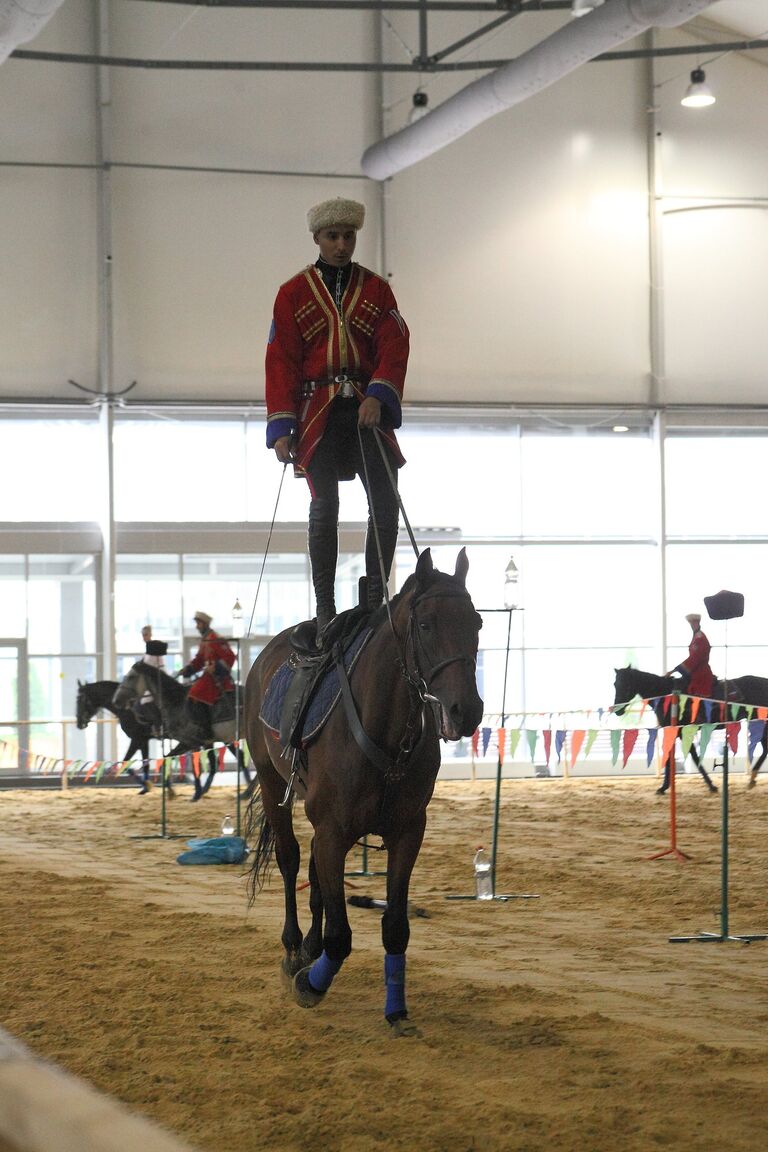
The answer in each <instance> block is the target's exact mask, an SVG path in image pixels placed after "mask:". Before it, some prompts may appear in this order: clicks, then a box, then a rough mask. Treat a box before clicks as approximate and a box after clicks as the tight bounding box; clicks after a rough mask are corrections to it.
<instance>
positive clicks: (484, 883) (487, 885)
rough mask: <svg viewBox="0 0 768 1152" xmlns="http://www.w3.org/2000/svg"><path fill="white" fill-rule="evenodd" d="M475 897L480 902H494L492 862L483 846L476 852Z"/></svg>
mask: <svg viewBox="0 0 768 1152" xmlns="http://www.w3.org/2000/svg"><path fill="white" fill-rule="evenodd" d="M474 865H475V895H476V896H477V899H478V900H493V881H492V878H491V861H490V858H489V856H488V854H487V852H486V851H485V849H484V848H483V846H482V844H481V845H480V846H479V847H478V849H477V852H475V859H474Z"/></svg>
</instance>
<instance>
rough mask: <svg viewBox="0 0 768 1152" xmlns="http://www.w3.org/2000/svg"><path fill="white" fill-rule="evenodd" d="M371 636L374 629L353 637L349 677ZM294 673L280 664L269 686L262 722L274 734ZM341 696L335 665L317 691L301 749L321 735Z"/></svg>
mask: <svg viewBox="0 0 768 1152" xmlns="http://www.w3.org/2000/svg"><path fill="white" fill-rule="evenodd" d="M372 635H373V629H372V628H367V629H363V631H362V632H360V633H359V634H358V635H357V636H356V637H355V638H354V640H353V641H352V643H351V644H350V646H349V648H347V650H346V652H345V653H344V667H345V668H346V670H347V673H348V674H349V673H350V672H351V671H352V669H353V668H354V666H355V664H356V662H357V658H358V656H359V655H360V653H361V652H362V650H363V648H364V647H365V645H366V643H367V642H368V640H370V638H371V636H372ZM294 671H295V670H294V669H293V668H291V666H290V664H289V663H288V662H287V661H286V662H285V663H284V664H281V665H280V667H279V668H278V669H277V671H276V672H275V674H274V676H273V677H272V679H271V680H270V682H269V684H268V685H267V690H266V692H265V693H264V700H263V701H262V705H261V712H260V714H259V719H260V720H261V722H262V724H265V725H266V726H267V728H270V729H271V730H272V731H273V732H275V733H279V731H280V717H281V716H282V712H283V704H284V703H285V696H286V693H287V691H288V687H289V685H290V683H291V681H292V680H293V676H294ZM340 695H341V685H340V684H339V672H338V669H337V667H336V665H335V664H332V665H331V667H330V669H329V670H328V672H326V674H325V676H324V677H323V679H322V680H321V681H320V684H319V685H318V686H317V688H316V689H315V694H314V696H313V697H312V703H311V704H310V706H309V711H308V712H307V715H306V716H305V718H304V724H303V727H302V730H301V744H302V747H304V748H305V747H306V746H307V744H309V743H310V741H312V740H314V738H315V737H316V736H317V735H318V734H319V733H320V731H321V729H322V727H323V725H324V724H325V722H326V720H327V719H328V717H329V716H330V714H331V712H333V709H334V708H335V707H336V704H337V702H338V699H339V696H340Z"/></svg>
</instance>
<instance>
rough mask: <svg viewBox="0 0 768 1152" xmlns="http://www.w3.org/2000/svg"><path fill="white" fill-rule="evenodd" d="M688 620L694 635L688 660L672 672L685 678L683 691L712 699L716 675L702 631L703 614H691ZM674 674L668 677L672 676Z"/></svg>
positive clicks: (689, 648) (708, 646)
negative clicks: (710, 662)
mask: <svg viewBox="0 0 768 1152" xmlns="http://www.w3.org/2000/svg"><path fill="white" fill-rule="evenodd" d="M686 620H687V621H688V623H689V624H690V626H691V631H692V633H693V635H692V637H691V643H690V644H689V646H688V658H687V660H684V661H683V663H682V664H678V665H677V667H676V668H673V669H672V672H679V673H680V675H681V676H682V678H683V689H684V691H685V692H687V693H688V694H689V695H691V696H703V697H704V698H705V699H711V698H712V692H713V690H714V686H715V674H714V672H713V671H712V669H711V668H710V666H709V653H710V644H709V640H707V638H706V636H705V635H704V633H703V632H702V630H701V614H700V613H699V612H689V614H688V615H687V616H686ZM672 672H668V673H667V675H668V676H671V675H672Z"/></svg>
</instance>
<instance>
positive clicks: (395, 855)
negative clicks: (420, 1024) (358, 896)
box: [381, 812, 427, 1036]
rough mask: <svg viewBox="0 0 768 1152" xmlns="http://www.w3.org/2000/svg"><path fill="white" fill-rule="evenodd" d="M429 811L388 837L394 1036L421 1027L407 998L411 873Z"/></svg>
mask: <svg viewBox="0 0 768 1152" xmlns="http://www.w3.org/2000/svg"><path fill="white" fill-rule="evenodd" d="M426 823H427V818H426V812H422V813H421V816H420V818H419V820H418V821H415V822H414V823H412V824H411V825H409V827H408V829H407V830H406V831H405V832H404V833H402V834H401V835H399V836H398V837H397V839H396V840H393V841H391V842H390V841H386V845H387V850H388V860H387V907H386V909H385V911H384V915H383V916H382V918H381V939H382V943H383V944H384V951H385V952H386V956H385V957H384V983H385V986H386V1000H385V1003H384V1015H385V1017H386V1019H387V1022H388V1024H389V1025H390V1027H391V1029H392V1035H394V1036H419V1035H420V1034H421V1033H420V1032H419V1029H418V1028H417V1027H416V1026H415V1024H413V1023H412V1021H410V1020H409V1019H408V1007H407V1005H406V999H405V953H406V951H407V949H408V941H409V940H410V937H411V926H410V924H409V923H408V889H409V887H410V883H411V873H412V872H413V866H414V864H415V863H416V858H417V856H418V855H419V850H420V848H421V842H422V840H423V839H424V829H425V827H426Z"/></svg>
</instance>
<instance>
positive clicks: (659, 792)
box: [656, 788, 667, 796]
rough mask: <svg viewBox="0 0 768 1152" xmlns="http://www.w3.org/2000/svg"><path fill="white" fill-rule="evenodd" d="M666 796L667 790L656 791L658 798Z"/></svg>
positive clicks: (659, 789)
mask: <svg viewBox="0 0 768 1152" xmlns="http://www.w3.org/2000/svg"><path fill="white" fill-rule="evenodd" d="M666 794H667V790H666V788H657V789H656V795H657V796H666Z"/></svg>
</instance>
